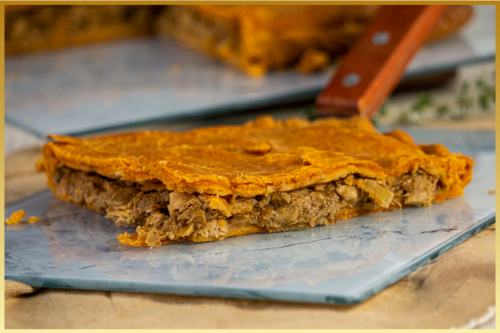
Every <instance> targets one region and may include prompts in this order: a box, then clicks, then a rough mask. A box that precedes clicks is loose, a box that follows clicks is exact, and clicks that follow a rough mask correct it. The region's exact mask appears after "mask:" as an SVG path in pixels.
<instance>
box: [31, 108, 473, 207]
mask: <svg viewBox="0 0 500 333" xmlns="http://www.w3.org/2000/svg"><path fill="white" fill-rule="evenodd" d="M49 137H50V138H52V139H53V140H54V142H49V143H47V144H46V145H45V146H44V147H43V160H42V161H41V162H40V163H39V168H40V169H45V170H47V172H49V170H51V169H53V168H57V167H62V166H66V167H69V168H73V169H77V170H83V171H91V172H95V173H97V174H99V175H102V176H105V177H108V178H114V179H122V180H128V181H132V182H136V183H144V182H146V181H161V182H162V183H163V184H165V185H166V187H167V188H168V189H169V190H173V191H176V192H198V193H208V194H214V195H220V196H225V195H236V196H242V197H253V196H256V195H262V194H270V193H273V192H277V191H290V190H293V189H296V188H301V187H305V186H310V185H314V184H320V183H327V182H330V181H333V180H336V179H339V178H343V177H346V176H347V175H348V174H358V175H360V176H361V177H367V178H374V179H388V178H390V177H391V176H398V175H401V174H404V173H409V172H413V171H416V170H417V169H418V168H423V169H424V170H425V171H426V172H429V173H432V174H435V175H437V176H439V178H440V184H441V187H442V190H441V191H440V192H439V193H438V194H437V196H436V199H435V201H443V200H445V199H447V198H452V197H456V196H459V195H461V194H462V193H463V188H464V187H465V186H466V185H467V184H468V183H469V182H470V180H471V179H472V167H473V164H474V162H473V160H472V159H471V158H469V157H466V156H462V155H461V154H451V153H450V152H449V151H448V150H447V149H446V148H445V147H444V146H442V145H440V144H434V145H416V144H415V143H414V142H413V140H412V139H411V137H410V136H409V135H408V134H406V133H405V132H403V131H399V130H396V131H393V132H391V133H388V134H379V133H377V132H376V130H375V128H374V127H373V126H372V125H371V123H370V122H369V121H368V120H365V119H361V118H351V119H346V120H339V119H328V120H319V121H315V122H308V121H306V120H302V119H288V120H286V121H278V120H274V119H272V118H270V117H263V118H259V119H257V120H256V121H255V122H250V123H248V124H246V125H243V126H218V127H206V128H200V129H195V130H191V131H187V132H182V133H174V132H166V131H152V132H150V131H143V132H135V133H124V134H116V135H108V136H100V137H94V138H89V139H79V138H75V137H69V136H59V135H49ZM51 182H52V181H51V177H49V185H50V186H51V187H53V184H52V183H51Z"/></svg>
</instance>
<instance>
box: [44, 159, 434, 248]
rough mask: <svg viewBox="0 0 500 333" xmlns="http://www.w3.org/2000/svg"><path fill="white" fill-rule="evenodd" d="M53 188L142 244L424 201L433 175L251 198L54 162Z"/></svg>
mask: <svg viewBox="0 0 500 333" xmlns="http://www.w3.org/2000/svg"><path fill="white" fill-rule="evenodd" d="M52 176H53V180H54V183H55V184H56V193H57V194H58V195H59V196H62V197H65V198H67V199H68V200H69V201H71V202H74V203H76V204H78V205H82V206H87V207H89V208H91V209H94V210H96V211H99V212H102V213H106V217H108V218H111V219H113V220H114V221H115V222H116V224H118V225H138V227H137V233H138V237H142V240H143V241H145V242H146V243H147V244H148V245H150V246H155V245H157V246H159V245H160V244H161V242H162V241H173V240H179V239H186V240H194V241H196V240H216V239H223V238H225V237H227V235H230V234H231V232H233V231H235V230H238V229H239V228H242V227H248V226H252V227H255V228H259V229H260V230H262V231H270V232H274V231H286V230H297V229H307V228H311V227H314V226H316V225H327V224H332V223H334V222H335V221H336V220H337V219H338V217H339V215H340V214H341V212H342V211H343V210H349V209H357V210H367V211H368V210H373V209H377V208H378V207H380V206H381V207H385V208H387V207H389V206H403V205H429V204H430V203H431V202H432V200H433V199H434V197H435V194H436V191H437V190H438V186H439V185H438V178H437V177H436V176H432V175H430V174H428V173H426V172H425V171H423V170H422V169H419V170H418V171H417V172H415V173H412V174H405V175H402V176H400V177H396V178H393V179H389V180H387V181H385V180H374V179H366V178H360V177H357V176H356V175H349V176H348V177H346V178H344V179H340V180H336V181H332V182H329V183H326V184H319V185H314V186H311V187H307V188H300V189H296V190H293V191H290V192H276V193H273V194H271V195H259V196H257V197H254V198H241V197H218V196H214V195H209V194H198V193H194V194H185V193H178V192H172V191H169V190H167V189H166V188H165V186H164V185H163V184H161V183H159V182H157V183H155V182H151V183H146V184H137V183H133V182H128V181H121V180H112V179H108V178H105V177H102V176H100V175H97V174H94V173H87V172H83V171H76V170H72V169H70V168H65V167H64V168H59V169H56V170H55V171H54V173H53V175H52Z"/></svg>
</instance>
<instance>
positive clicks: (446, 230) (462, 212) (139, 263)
mask: <svg viewBox="0 0 500 333" xmlns="http://www.w3.org/2000/svg"><path fill="white" fill-rule="evenodd" d="M467 133H468V134H467V135H466V136H464V138H469V139H467V140H466V141H460V140H454V142H455V146H453V150H455V149H457V150H459V151H462V152H464V153H466V154H467V155H468V156H471V157H472V158H473V159H474V160H475V163H476V165H475V167H474V177H473V180H472V182H471V183H470V184H469V185H468V186H467V187H466V189H465V194H464V195H463V196H462V197H459V198H455V199H452V200H448V201H446V202H444V203H439V204H434V205H432V206H430V207H424V208H405V209H403V210H400V211H391V212H383V213H377V214H371V215H366V216H360V217H354V218H350V219H347V220H341V221H338V222H337V223H336V224H335V225H332V226H324V227H317V228H313V229H311V230H305V231H292V232H281V233H273V234H265V233H263V234H254V235H248V236H243V237H235V238H228V239H226V240H223V241H219V242H209V243H195V244H190V243H174V244H170V245H167V246H162V247H160V248H154V249H149V248H137V247H130V246H125V245H122V244H120V243H119V242H118V241H117V239H116V236H117V235H118V234H120V233H123V232H125V231H128V232H133V231H134V228H130V227H117V226H115V224H114V222H113V221H111V220H107V219H105V218H104V217H103V216H102V215H100V214H98V213H96V212H93V211H90V210H87V209H84V208H79V207H77V206H76V205H73V204H69V203H66V202H63V201H61V200H59V199H56V198H54V196H53V195H52V193H51V192H49V191H46V192H42V193H39V194H37V195H35V196H33V197H31V198H29V199H26V200H24V201H22V202H20V203H17V204H14V205H12V206H10V207H7V208H6V215H7V216H9V215H10V214H11V213H12V212H13V211H15V210H18V209H24V210H25V211H26V213H27V214H28V216H32V215H34V216H38V217H40V218H41V221H39V222H37V223H36V224H33V225H30V224H27V223H22V224H19V225H12V226H7V225H6V226H5V232H6V235H5V253H6V254H5V277H6V278H7V279H12V280H16V281H21V282H24V283H26V284H29V285H32V286H41V287H55V288H75V289H94V290H114V291H134V292H147V293H171V294H187V295H204V296H219V297H235V298H254V299H268V300H282V301H298V302H315V303H344V304H352V303H357V302H360V301H362V300H364V299H366V298H368V297H370V296H371V295H373V294H375V293H377V292H378V291H380V290H382V289H384V288H385V287H387V286H389V285H391V284H392V283H394V282H396V281H398V280H399V279H401V278H403V277H404V276H406V275H407V274H409V273H410V272H412V271H413V270H415V269H416V268H418V267H420V266H422V265H424V264H426V263H427V262H429V261H430V260H432V259H434V258H436V257H437V256H439V255H440V254H442V253H444V252H446V251H448V250H449V249H451V248H453V247H454V246H456V245H457V244H459V243H461V242H463V241H465V240H466V239H468V238H469V237H472V236H473V235H474V234H476V233H478V232H479V231H481V230H483V229H484V228H486V227H488V226H489V225H491V224H492V223H494V221H495V196H494V195H492V194H491V193H488V191H489V190H494V189H495V164H496V158H495V153H494V151H495V146H494V137H495V136H494V133H477V132H467ZM474 133H476V135H474ZM412 135H414V136H415V137H425V139H426V140H425V141H426V142H429V141H435V142H440V141H442V140H439V139H440V138H442V139H444V137H447V138H453V137H455V138H456V137H458V136H460V135H461V133H457V132H451V133H450V132H449V133H447V132H446V131H442V132H439V131H419V130H413V133H412ZM449 140H451V139H449ZM464 140H465V139H464ZM418 141H420V140H418Z"/></svg>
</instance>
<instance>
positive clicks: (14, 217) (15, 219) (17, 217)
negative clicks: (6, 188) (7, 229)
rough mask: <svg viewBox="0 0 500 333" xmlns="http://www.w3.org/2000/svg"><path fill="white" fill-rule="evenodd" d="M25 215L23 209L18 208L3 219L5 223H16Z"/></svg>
mask: <svg viewBox="0 0 500 333" xmlns="http://www.w3.org/2000/svg"><path fill="white" fill-rule="evenodd" d="M25 217H26V213H25V212H24V210H22V209H20V210H18V211H15V212H14V213H12V215H11V216H10V217H9V218H8V219H6V220H5V223H7V224H18V223H19V222H21V221H22V220H23V219H24V218H25Z"/></svg>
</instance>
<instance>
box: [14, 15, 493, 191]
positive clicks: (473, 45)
mask: <svg viewBox="0 0 500 333" xmlns="http://www.w3.org/2000/svg"><path fill="white" fill-rule="evenodd" d="M380 8H381V6H378V5H377V6H362V5H353V6H350V5H344V6H336V5H331V6H308V5H301V6H262V5H259V6H246V5H223V6H222V5H180V6H138V5H130V6H128V5H116V6H104V5H93V6H85V5H73V6H66V5H55V6H50V5H42V6H35V5H16V6H14V5H13V6H6V20H5V24H6V35H5V50H6V68H5V78H6V88H5V98H6V108H5V120H6V128H5V154H6V155H7V156H9V155H12V154H14V153H15V152H17V153H19V152H22V151H33V152H36V153H37V154H38V151H39V147H40V146H41V145H42V144H43V143H44V142H45V140H46V134H48V133H57V134H68V135H80V136H87V135H96V134H103V133H112V132H118V131H125V130H126V131H131V130H142V129H164V130H175V131H177V130H187V129H190V128H195V127H199V126H207V125H218V124H241V123H244V122H246V121H247V120H249V119H252V118H254V117H256V116H257V115H261V114H271V115H273V116H275V117H276V118H286V117H292V116H296V117H306V118H313V117H314V113H315V109H314V99H315V97H316V96H317V95H318V93H319V92H320V91H321V90H322V89H323V88H324V87H325V86H326V84H327V83H328V82H329V80H330V79H331V78H332V75H333V74H334V73H335V70H336V68H337V66H338V64H339V63H341V61H342V59H343V57H344V55H345V54H346V52H348V50H349V48H350V47H351V46H352V45H354V43H355V42H356V41H357V38H358V37H359V36H360V34H361V33H362V32H363V31H364V29H365V28H366V27H367V26H368V25H369V24H370V22H371V20H372V19H373V18H374V17H375V16H376V15H377V13H378V11H379V10H380ZM494 110H495V6H486V5H477V6H468V5H450V6H448V7H447V9H446V11H445V12H444V14H443V15H442V16H441V18H440V19H439V21H438V23H437V24H436V26H435V27H434V28H433V30H432V31H431V33H430V35H429V36H428V37H427V40H426V43H425V45H424V46H423V47H422V48H421V49H420V50H419V51H418V53H417V54H416V56H415V57H414V58H413V59H412V61H411V63H410V64H409V65H408V67H407V69H406V72H405V74H404V76H403V78H402V80H401V82H400V84H399V85H398V87H397V88H396V90H395V92H394V93H393V94H392V95H391V96H390V97H389V98H388V100H387V101H386V102H385V104H384V105H383V106H382V107H381V108H380V109H379V111H378V113H377V114H376V116H375V117H374V118H373V122H374V123H375V124H376V126H377V127H378V128H379V129H380V130H386V129H390V128H393V127H405V128H410V129H411V128H425V129H429V128H431V129H432V128H439V129H450V130H457V129H462V130H467V131H469V134H470V133H471V132H470V131H476V132H480V133H483V134H484V133H486V132H491V133H492V131H494V119H495V111H494ZM413 133H414V135H417V140H418V139H419V137H418V136H419V135H420V134H419V133H420V132H413ZM459 137H460V138H463V137H464V135H463V134H460V135H459ZM468 137H471V135H469V136H468ZM425 138H426V135H423V139H425ZM468 140H469V141H468V142H469V143H471V144H473V141H474V139H470V138H469V139H468ZM449 144H453V142H450V143H449ZM491 145H494V142H491ZM26 165H29V163H28V164H26ZM17 168H18V167H15V168H14V169H16V170H17ZM27 170H29V172H33V173H34V170H32V168H31V165H30V166H29V167H28V166H27ZM7 171H8V170H7ZM27 172H28V171H27ZM17 174H18V173H16V172H15V173H14V174H13V175H10V176H9V173H7V175H6V182H7V185H8V186H9V185H10V184H11V182H15V181H16V179H18V178H17V176H16V175H17ZM24 174H25V175H26V173H24ZM33 177H35V176H34V174H33ZM40 179H41V183H40V187H43V186H45V185H44V182H43V180H42V179H43V177H42V178H40ZM31 183H33V182H31ZM12 185H14V183H12ZM15 197H16V196H14V197H12V200H14V199H15Z"/></svg>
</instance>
